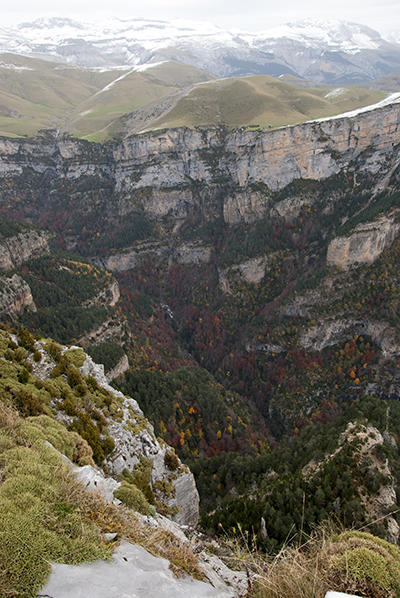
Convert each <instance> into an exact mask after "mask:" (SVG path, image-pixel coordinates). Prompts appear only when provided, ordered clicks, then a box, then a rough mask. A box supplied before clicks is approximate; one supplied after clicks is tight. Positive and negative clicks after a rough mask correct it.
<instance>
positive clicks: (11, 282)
mask: <svg viewBox="0 0 400 598" xmlns="http://www.w3.org/2000/svg"><path fill="white" fill-rule="evenodd" d="M25 309H27V310H29V311H36V305H35V302H34V300H33V297H32V293H31V289H30V287H29V286H28V285H27V284H26V282H25V281H24V280H23V279H22V278H21V277H20V276H18V274H14V275H13V276H12V277H11V278H5V277H1V278H0V313H4V314H9V315H11V316H12V315H17V314H20V313H21V312H23V311H24V310H25Z"/></svg>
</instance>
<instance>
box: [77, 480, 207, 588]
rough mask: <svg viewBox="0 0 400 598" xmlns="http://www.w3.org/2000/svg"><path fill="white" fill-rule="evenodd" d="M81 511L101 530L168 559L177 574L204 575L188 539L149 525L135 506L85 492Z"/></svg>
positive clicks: (200, 576)
mask: <svg viewBox="0 0 400 598" xmlns="http://www.w3.org/2000/svg"><path fill="white" fill-rule="evenodd" d="M81 512H82V515H83V517H84V518H86V519H88V520H89V521H92V522H94V523H95V524H96V525H97V526H98V528H99V529H100V531H101V533H102V534H106V533H117V534H118V538H119V539H124V540H127V541H128V542H132V543H134V544H139V545H140V546H142V547H143V548H145V549H146V550H148V551H149V552H150V553H151V554H153V555H154V556H159V557H163V558H165V559H167V560H168V561H169V562H170V563H171V569H172V570H173V572H174V573H175V575H177V576H181V575H183V574H187V575H190V576H191V577H194V578H195V579H203V578H204V575H203V573H202V570H201V568H200V567H199V564H198V558H197V556H196V555H195V554H194V552H193V550H192V549H191V546H190V544H189V543H187V544H185V543H182V542H181V541H180V540H179V539H178V538H177V537H176V536H175V535H174V534H172V533H171V532H170V531H168V530H165V529H163V528H161V527H150V526H149V525H148V524H146V523H145V522H144V519H143V518H142V517H141V516H140V515H139V514H138V513H136V512H135V511H133V510H132V509H129V508H127V507H124V506H123V505H120V506H118V507H117V506H115V505H113V504H106V503H104V502H103V501H102V500H101V499H100V498H99V497H98V496H96V495H95V494H91V493H87V492H84V493H83V494H82V496H81Z"/></svg>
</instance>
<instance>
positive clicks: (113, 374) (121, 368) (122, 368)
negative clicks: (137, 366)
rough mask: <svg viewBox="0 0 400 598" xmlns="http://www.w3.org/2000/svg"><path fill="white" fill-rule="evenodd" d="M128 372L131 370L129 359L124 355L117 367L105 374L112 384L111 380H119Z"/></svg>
mask: <svg viewBox="0 0 400 598" xmlns="http://www.w3.org/2000/svg"><path fill="white" fill-rule="evenodd" d="M127 370H129V361H128V357H127V356H126V355H123V356H122V357H121V359H120V360H119V362H118V363H117V365H116V366H115V367H113V368H112V370H109V371H107V372H105V377H106V380H107V382H111V380H114V378H118V376H120V375H121V374H123V373H124V372H126V371H127Z"/></svg>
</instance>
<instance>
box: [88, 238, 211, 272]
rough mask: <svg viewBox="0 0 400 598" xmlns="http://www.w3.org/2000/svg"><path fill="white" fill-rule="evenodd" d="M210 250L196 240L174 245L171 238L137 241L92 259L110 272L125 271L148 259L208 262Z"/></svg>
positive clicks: (159, 261) (158, 261)
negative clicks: (155, 240)
mask: <svg viewBox="0 0 400 598" xmlns="http://www.w3.org/2000/svg"><path fill="white" fill-rule="evenodd" d="M212 251H213V250H212V247H209V246H205V245H203V244H202V243H199V242H196V241H193V242H187V243H180V244H179V245H176V243H175V242H174V240H173V239H172V240H171V242H170V243H167V242H164V243H162V244H161V243H138V245H136V246H135V247H129V248H127V249H125V250H124V251H121V252H120V253H115V254H114V255H110V256H109V257H105V258H99V257H94V258H92V261H93V262H94V263H95V264H97V265H98V266H102V267H103V268H107V270H111V271H112V272H125V271H126V270H133V269H135V268H139V267H140V266H141V265H142V264H144V263H145V262H146V261H147V260H149V259H152V260H153V261H155V262H156V263H158V264H160V263H162V262H164V261H167V262H169V263H171V262H175V263H178V264H208V262H209V261H210V260H211V256H212Z"/></svg>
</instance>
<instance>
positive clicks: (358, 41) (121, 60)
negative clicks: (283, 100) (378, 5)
mask: <svg viewBox="0 0 400 598" xmlns="http://www.w3.org/2000/svg"><path fill="white" fill-rule="evenodd" d="M399 40H400V34H399V32H397V33H396V32H394V33H393V36H392V38H391V39H390V40H384V39H383V38H382V37H381V36H380V35H379V33H378V32H377V31H374V30H373V29H370V28H369V27H366V26H364V25H360V24H358V23H351V22H347V21H340V20H330V21H326V20H320V19H306V20H303V21H299V22H296V23H288V24H286V25H282V26H280V27H276V28H274V29H271V30H267V31H263V32H260V33H250V32H245V31H241V30H239V29H232V30H226V29H221V28H219V27H217V26H215V25H213V24H212V23H208V22H202V21H187V20H184V19H176V20H173V21H160V20H151V19H145V18H140V17H134V18H131V19H128V20H121V19H117V18H110V19H103V20H99V21H94V22H92V23H80V22H77V21H74V20H71V19H63V18H42V19H38V20H36V21H34V22H32V23H21V24H20V25H18V26H16V27H14V28H3V29H0V52H13V53H16V54H23V55H25V56H35V57H39V58H40V57H41V58H45V59H47V60H55V61H58V62H64V63H68V64H74V65H78V66H84V67H91V68H92V67H102V68H110V67H117V66H119V67H120V66H134V65H145V64H148V63H151V62H162V61H171V60H172V61H175V62H180V63H184V64H190V65H192V66H195V67H197V68H200V69H202V70H204V71H207V72H209V73H211V74H212V75H215V76H217V77H230V76H244V75H256V74H267V75H272V76H274V77H278V76H280V75H283V74H290V75H294V76H297V77H302V78H305V79H312V80H316V81H319V82H324V83H334V84H336V83H338V84H340V83H357V82H365V81H370V80H373V79H378V78H379V77H383V76H386V75H388V74H390V73H393V72H400V43H399ZM328 54H329V55H328Z"/></svg>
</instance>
